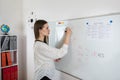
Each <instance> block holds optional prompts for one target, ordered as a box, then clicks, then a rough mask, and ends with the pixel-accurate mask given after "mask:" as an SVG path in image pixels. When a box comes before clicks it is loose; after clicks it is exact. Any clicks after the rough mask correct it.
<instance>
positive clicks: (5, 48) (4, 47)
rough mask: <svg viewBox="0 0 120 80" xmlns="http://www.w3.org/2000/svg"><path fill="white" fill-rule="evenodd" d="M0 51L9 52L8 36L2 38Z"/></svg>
mask: <svg viewBox="0 0 120 80" xmlns="http://www.w3.org/2000/svg"><path fill="white" fill-rule="evenodd" d="M2 40H3V44H2V49H1V50H2V51H5V50H9V36H5V37H3V39H2Z"/></svg>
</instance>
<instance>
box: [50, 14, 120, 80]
mask: <svg viewBox="0 0 120 80" xmlns="http://www.w3.org/2000/svg"><path fill="white" fill-rule="evenodd" d="M63 22H64V24H60V25H58V24H57V23H58V22H51V23H49V25H50V29H51V35H50V45H51V46H53V47H55V46H56V44H57V43H59V44H62V43H61V40H63V39H62V37H60V36H63V34H62V35H60V34H61V33H63V32H64V30H63V31H62V30H60V29H59V28H56V27H64V28H65V27H66V26H68V25H69V26H70V28H71V29H72V36H71V41H70V45H69V49H68V54H67V55H66V56H65V57H63V58H62V59H61V61H59V62H57V63H56V68H57V69H58V70H61V71H64V72H66V73H69V74H71V75H73V76H76V77H78V78H80V79H83V80H120V62H119V61H120V14H116V15H108V16H100V17H91V18H83V19H73V20H66V21H63ZM56 30H57V33H59V35H60V36H56ZM59 30H60V31H59ZM56 38H61V39H59V40H56Z"/></svg>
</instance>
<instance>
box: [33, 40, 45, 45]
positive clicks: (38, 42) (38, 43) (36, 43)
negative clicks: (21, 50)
mask: <svg viewBox="0 0 120 80" xmlns="http://www.w3.org/2000/svg"><path fill="white" fill-rule="evenodd" d="M46 45H47V44H46V43H44V42H40V41H36V42H35V43H34V46H46Z"/></svg>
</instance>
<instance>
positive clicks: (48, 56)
mask: <svg viewBox="0 0 120 80" xmlns="http://www.w3.org/2000/svg"><path fill="white" fill-rule="evenodd" d="M67 51H68V45H66V44H63V46H62V47H61V48H60V49H57V48H53V47H51V46H48V45H47V44H45V43H43V42H40V41H36V42H35V44H34V64H35V74H34V80H40V79H41V78H42V77H44V76H47V77H49V78H50V79H51V80H55V79H54V77H55V74H56V73H55V72H56V69H55V64H54V60H55V59H58V58H62V57H63V56H65V55H66V54H67Z"/></svg>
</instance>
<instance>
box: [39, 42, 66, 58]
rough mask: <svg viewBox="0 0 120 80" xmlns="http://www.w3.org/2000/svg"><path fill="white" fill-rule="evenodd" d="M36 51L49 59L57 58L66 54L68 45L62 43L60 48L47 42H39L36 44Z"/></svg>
mask: <svg viewBox="0 0 120 80" xmlns="http://www.w3.org/2000/svg"><path fill="white" fill-rule="evenodd" d="M37 51H38V52H39V53H40V54H41V55H43V56H45V57H48V58H51V59H58V58H62V57H63V56H65V55H66V54H67V52H68V45H66V44H63V46H62V47H61V48H60V49H57V48H53V47H51V46H48V45H47V44H44V43H41V44H37Z"/></svg>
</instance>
